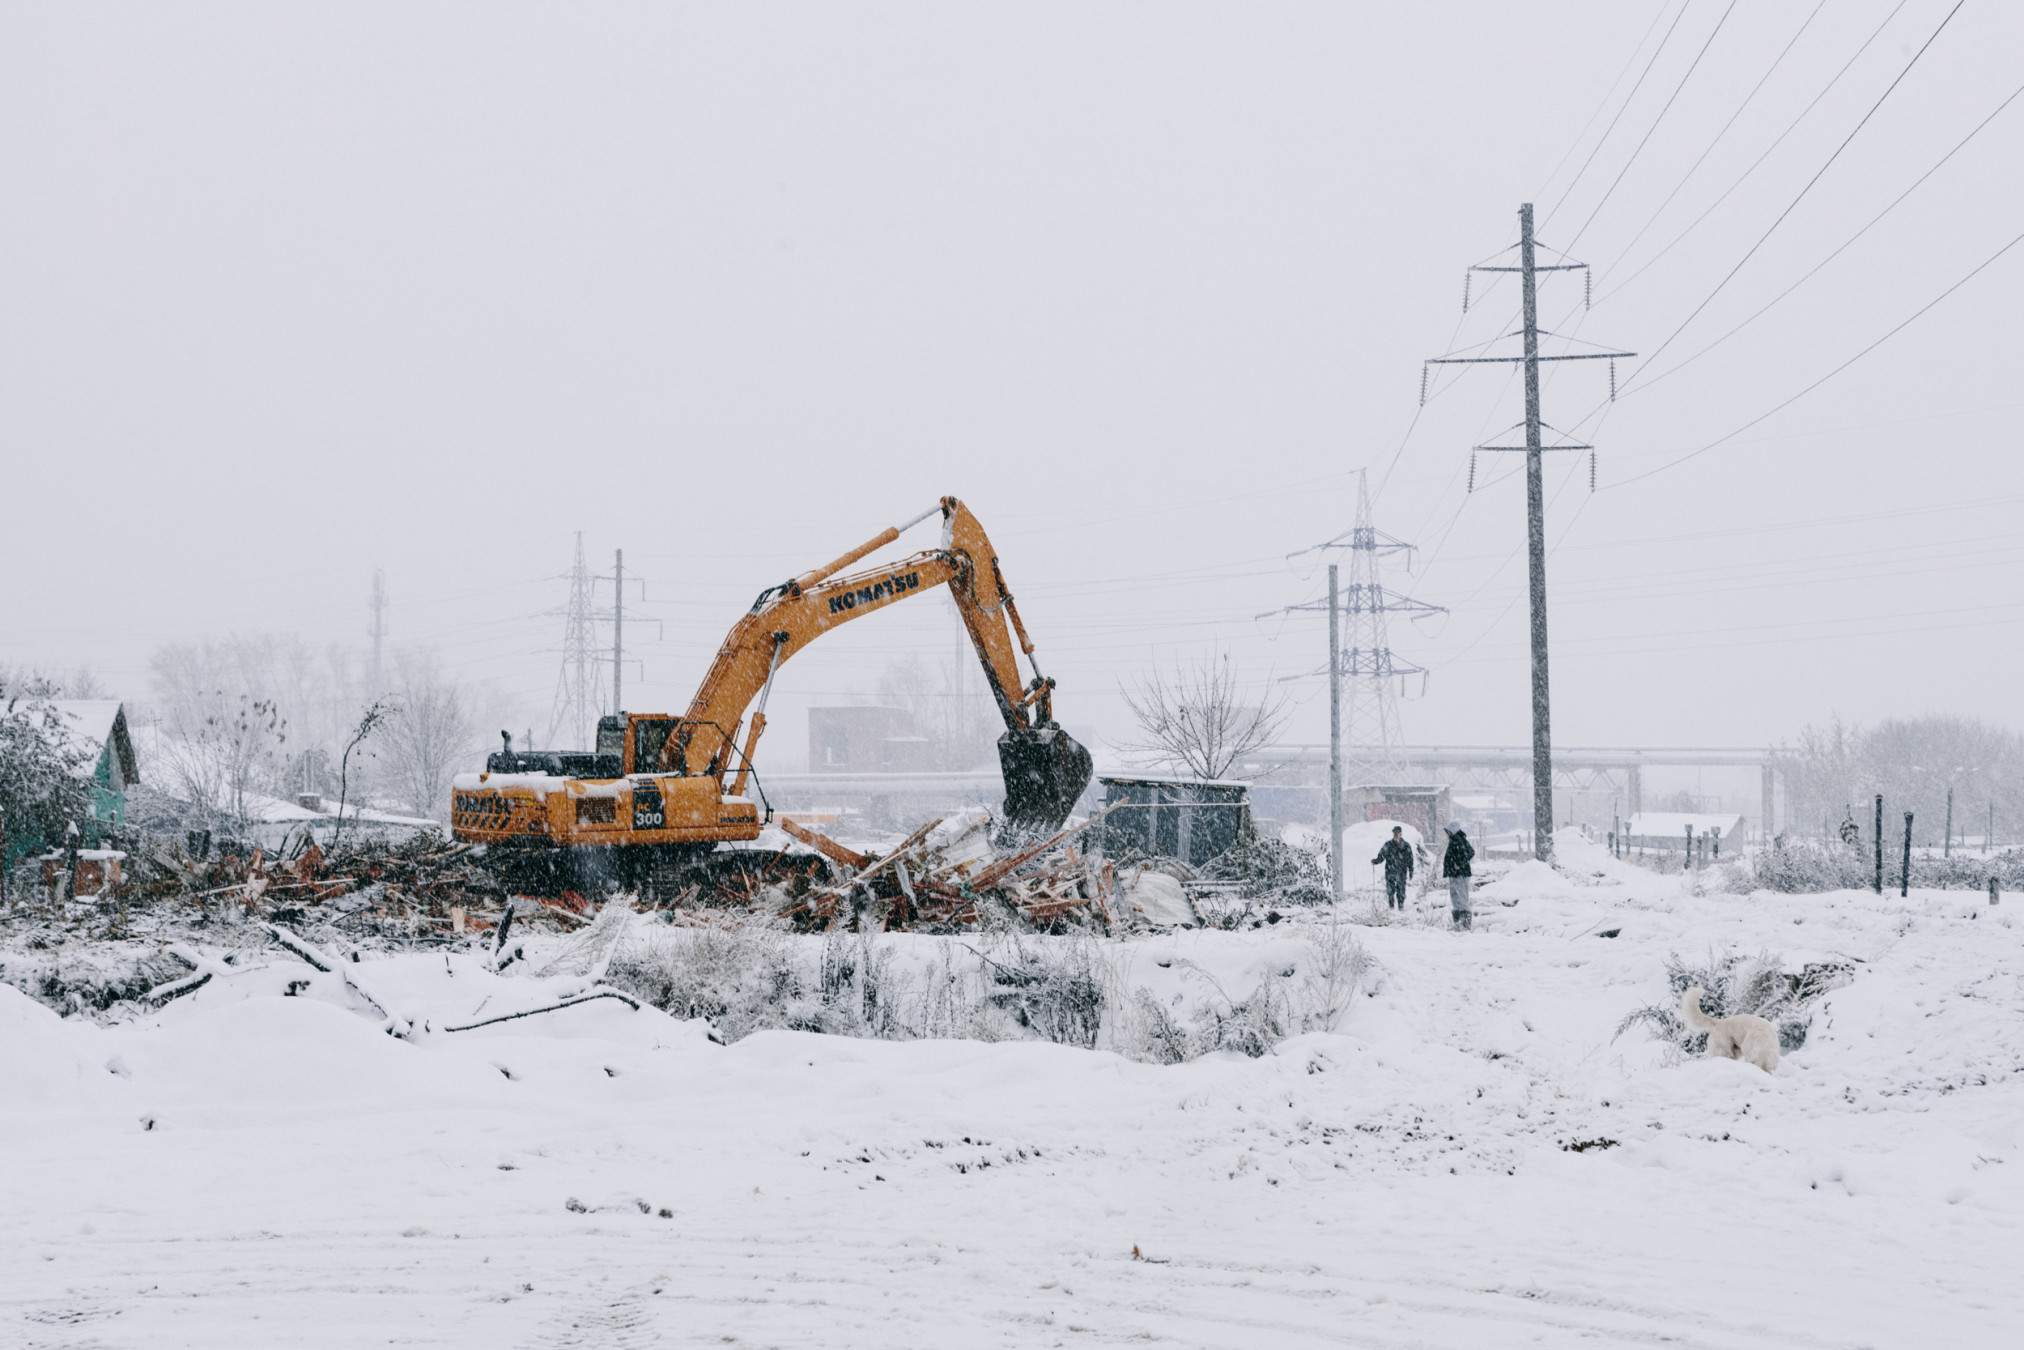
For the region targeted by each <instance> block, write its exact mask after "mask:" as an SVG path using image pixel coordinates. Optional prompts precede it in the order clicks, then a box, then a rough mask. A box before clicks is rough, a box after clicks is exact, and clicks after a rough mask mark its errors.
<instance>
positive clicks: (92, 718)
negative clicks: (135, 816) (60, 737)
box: [50, 698, 141, 786]
mask: <svg viewBox="0 0 2024 1350" xmlns="http://www.w3.org/2000/svg"><path fill="white" fill-rule="evenodd" d="M50 706H51V707H53V708H55V709H56V711H57V712H58V713H59V714H60V715H61V716H62V718H63V725H64V728H65V730H66V731H67V732H68V733H69V735H70V738H71V741H72V743H73V744H76V745H79V746H88V747H90V748H91V749H94V750H97V751H98V752H99V755H100V756H103V755H104V754H105V753H106V752H107V751H108V750H110V751H111V752H112V753H113V754H114V755H115V756H117V758H118V767H119V777H120V782H121V785H122V786H124V785H127V784H132V783H138V782H140V781H141V767H140V760H139V759H138V758H136V757H135V755H134V743H133V737H132V736H131V735H130V734H129V733H128V731H127V719H126V705H125V704H123V703H121V702H120V701H119V700H118V699H116V698H58V699H51V700H50ZM94 762H95V761H94Z"/></svg>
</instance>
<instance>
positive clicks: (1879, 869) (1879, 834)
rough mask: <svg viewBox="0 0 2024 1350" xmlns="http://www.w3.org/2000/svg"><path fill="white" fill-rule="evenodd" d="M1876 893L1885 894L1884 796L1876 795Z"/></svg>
mask: <svg viewBox="0 0 2024 1350" xmlns="http://www.w3.org/2000/svg"><path fill="white" fill-rule="evenodd" d="M1876 893H1877V894H1878V895H1882V894H1883V794H1882V793H1881V792H1879V793H1877V794H1876Z"/></svg>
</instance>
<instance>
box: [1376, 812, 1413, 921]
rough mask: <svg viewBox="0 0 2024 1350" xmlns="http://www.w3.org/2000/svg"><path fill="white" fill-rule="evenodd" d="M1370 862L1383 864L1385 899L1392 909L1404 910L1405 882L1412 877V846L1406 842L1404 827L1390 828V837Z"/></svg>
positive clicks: (1395, 826)
mask: <svg viewBox="0 0 2024 1350" xmlns="http://www.w3.org/2000/svg"><path fill="white" fill-rule="evenodd" d="M1371 861H1372V862H1373V863H1383V864H1384V896H1385V899H1386V900H1388V901H1390V902H1391V907H1392V908H1393V909H1404V908H1405V907H1406V882H1407V881H1408V880H1410V879H1411V877H1412V875H1413V846H1412V845H1411V844H1408V843H1407V842H1406V829H1405V826H1403V825H1394V826H1392V837H1391V838H1389V839H1387V840H1385V841H1384V845H1383V847H1381V848H1379V849H1378V851H1377V856H1376V857H1375V858H1372V859H1371Z"/></svg>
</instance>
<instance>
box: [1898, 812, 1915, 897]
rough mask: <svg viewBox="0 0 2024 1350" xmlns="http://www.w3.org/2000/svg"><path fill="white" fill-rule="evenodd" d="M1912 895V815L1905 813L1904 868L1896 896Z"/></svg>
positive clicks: (1899, 878) (1900, 875)
mask: <svg viewBox="0 0 2024 1350" xmlns="http://www.w3.org/2000/svg"><path fill="white" fill-rule="evenodd" d="M1911 893H1912V813H1911V812H1909V811H1907V812H1905V866H1904V871H1903V872H1902V873H1900V874H1899V877H1898V895H1899V896H1907V895H1910V894H1911Z"/></svg>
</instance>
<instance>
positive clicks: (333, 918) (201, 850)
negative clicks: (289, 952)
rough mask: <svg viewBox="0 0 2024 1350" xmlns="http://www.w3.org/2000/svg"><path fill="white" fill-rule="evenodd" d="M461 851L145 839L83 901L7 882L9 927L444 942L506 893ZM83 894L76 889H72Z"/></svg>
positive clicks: (573, 897) (49, 881)
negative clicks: (275, 850)
mask: <svg viewBox="0 0 2024 1350" xmlns="http://www.w3.org/2000/svg"><path fill="white" fill-rule="evenodd" d="M480 852H481V851H479V850H474V849H473V848H472V846H471V845H469V844H454V843H448V842H446V841H443V840H440V839H431V838H428V837H425V836H423V837H416V838H413V839H410V840H408V841H406V842H404V843H400V844H386V843H383V842H379V841H369V842H365V843H362V844H360V845H358V846H356V847H353V846H344V847H340V848H339V849H337V850H336V851H334V852H332V853H325V852H324V850H323V848H322V847H321V846H320V845H318V844H317V843H315V842H314V841H306V846H305V847H303V848H302V849H301V850H300V851H299V852H297V853H295V855H294V856H292V857H288V856H280V855H276V854H270V853H268V852H266V851H265V850H264V849H261V848H259V847H257V846H246V847H236V846H232V845H229V844H227V845H221V846H219V847H216V848H213V847H211V846H210V841H209V840H207V839H193V840H190V841H184V840H178V839H173V838H170V837H165V836H145V837H143V838H142V839H141V840H139V841H137V842H130V843H129V844H128V847H127V849H126V850H125V854H126V856H125V859H124V864H125V865H124V867H123V868H122V869H121V870H120V873H119V879H118V880H116V881H111V880H109V881H108V882H107V883H106V884H104V885H103V887H102V889H100V890H99V891H97V892H96V893H91V894H83V893H80V894H72V889H73V880H74V878H81V876H82V874H81V873H71V872H67V871H66V870H65V869H64V868H63V867H62V866H61V865H57V866H54V867H50V866H47V865H45V867H44V869H43V874H42V875H40V876H36V875H34V874H32V873H21V874H17V878H16V879H15V883H14V885H13V886H12V887H11V888H10V899H11V900H12V902H13V909H12V914H11V919H12V920H13V921H14V922H16V923H17V924H18V923H36V924H47V923H50V922H51V921H54V922H55V923H57V924H58V925H59V926H61V927H64V928H69V929H74V930H77V931H78V932H79V934H80V935H88V936H96V937H111V938H118V937H123V936H128V935H139V934H141V933H147V932H158V931H159V930H161V929H163V928H164V927H166V928H169V929H177V928H185V927H195V928H208V927H212V926H216V925H232V924H240V923H244V922H247V921H260V920H274V921H278V922H281V923H286V924H302V923H308V924H311V925H315V926H328V927H330V928H332V929H335V930H337V931H339V932H341V933H343V934H345V935H346V936H348V937H350V938H353V939H361V938H382V939H387V940H390V941H395V942H416V941H419V942H424V943H427V942H432V941H436V942H449V941H455V940H457V939H458V938H459V937H460V936H462V935H465V934H469V933H477V932H483V931H485V930H487V929H489V928H491V927H492V926H493V925H494V924H495V923H496V922H497V921H498V919H499V917H500V915H501V913H502V912H503V909H504V906H505V904H506V901H507V898H508V893H507V891H506V889H505V888H504V887H503V886H502V885H501V884H500V882H499V880H498V878H497V877H496V876H495V875H494V874H493V873H492V871H491V870H489V869H488V868H487V867H486V865H485V862H484V859H483V858H482V857H481V856H480ZM80 889H81V888H80ZM593 908H594V907H593V906H592V905H591V903H590V902H589V901H588V900H586V899H585V898H584V897H582V896H581V895H578V894H576V893H574V892H564V893H563V894H562V895H561V896H558V897H555V898H552V899H548V900H545V901H544V902H543V903H542V904H541V905H540V906H538V907H537V906H532V905H528V906H523V907H522V921H523V922H527V921H529V918H530V914H529V912H528V911H531V910H538V911H539V913H538V914H536V915H533V916H531V917H537V918H538V917H540V915H544V914H545V915H552V916H554V918H555V921H556V922H555V925H554V926H557V927H561V928H574V927H577V926H579V925H581V924H582V923H585V922H587V921H588V918H589V915H590V914H591V912H592V910H593Z"/></svg>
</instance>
